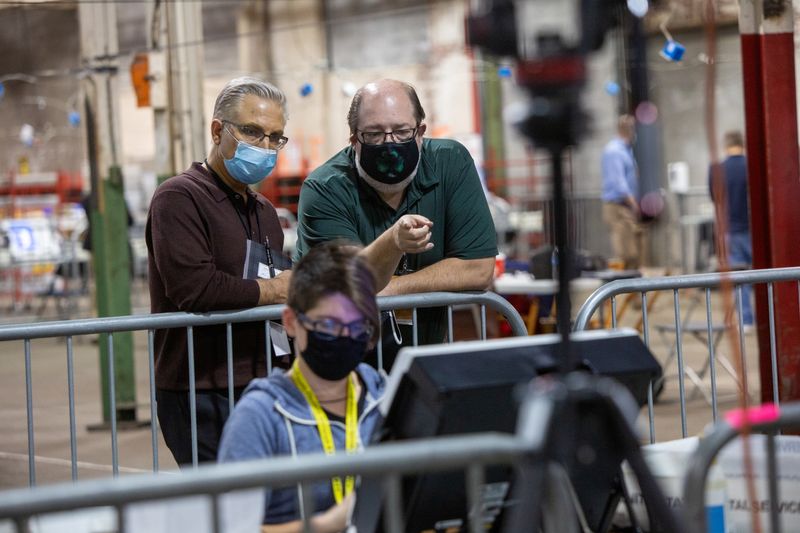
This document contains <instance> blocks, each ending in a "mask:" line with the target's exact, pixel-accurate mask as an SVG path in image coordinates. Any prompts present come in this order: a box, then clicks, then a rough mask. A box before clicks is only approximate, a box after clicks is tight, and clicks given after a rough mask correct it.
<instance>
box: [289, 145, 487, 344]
mask: <svg viewBox="0 0 800 533" xmlns="http://www.w3.org/2000/svg"><path fill="white" fill-rule="evenodd" d="M354 158H355V151H354V150H353V148H352V147H347V148H345V149H344V150H342V151H341V152H339V153H338V154H336V155H335V156H333V157H332V158H331V159H330V160H328V161H327V162H325V163H324V164H323V165H322V166H320V167H319V168H317V169H316V170H314V171H313V172H312V173H311V174H310V175H309V176H308V178H307V179H306V180H305V182H304V183H303V187H302V189H301V191H300V204H299V207H298V218H299V226H298V229H297V251H296V252H295V260H297V259H299V258H300V257H302V256H303V255H304V254H305V253H306V252H307V251H308V249H309V248H311V247H312V246H314V245H315V244H318V243H320V242H324V241H329V240H333V239H347V240H350V241H354V242H360V243H361V244H364V245H367V244H369V243H371V242H372V241H373V240H375V239H376V238H377V237H378V236H379V235H380V234H381V233H383V232H384V231H386V230H387V229H388V228H389V227H391V226H392V224H394V223H395V222H396V221H397V219H399V218H400V217H401V216H403V215H405V214H408V213H412V214H420V215H423V216H425V217H427V218H429V219H430V220H432V221H433V229H432V235H431V242H433V243H434V247H433V249H432V250H429V251H427V252H423V253H421V254H408V266H409V268H411V269H412V270H420V269H422V268H424V267H426V266H428V265H431V264H433V263H436V262H437V261H440V260H441V259H444V258H446V257H457V258H459V259H480V258H484V257H494V256H495V255H496V254H497V235H496V234H495V229H494V224H493V223H492V216H491V214H490V213H489V207H488V205H487V204H486V197H485V196H484V194H483V189H482V188H481V184H480V180H479V178H478V172H477V170H476V168H475V163H474V161H473V160H472V157H471V156H470V155H469V152H468V151H467V149H466V148H464V146H462V145H461V144H459V143H458V142H456V141H452V140H449V139H425V140H424V141H423V144H422V161H421V162H420V165H419V169H418V171H417V175H416V177H415V178H414V180H413V181H412V182H411V184H410V185H409V186H408V189H407V190H406V197H405V198H404V199H403V201H402V202H401V204H400V206H399V208H398V209H397V210H394V209H393V208H391V207H390V206H389V205H388V204H386V202H384V201H383V200H382V199H381V197H380V196H379V195H378V193H377V192H375V190H374V189H373V188H372V187H370V186H369V185H367V184H366V183H365V182H364V181H363V180H362V179H360V178H359V177H358V173H357V172H356V169H355V159H354ZM418 317H419V323H420V336H419V339H420V343H423V344H425V343H434V342H441V341H442V340H443V339H444V332H445V328H446V320H445V318H444V310H443V309H441V308H438V309H434V310H420V312H419V313H418ZM407 342H408V341H407Z"/></svg>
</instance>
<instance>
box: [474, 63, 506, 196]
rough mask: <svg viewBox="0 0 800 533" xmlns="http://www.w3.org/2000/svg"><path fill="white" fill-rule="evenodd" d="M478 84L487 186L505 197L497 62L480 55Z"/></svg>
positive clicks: (501, 114) (503, 148) (504, 168)
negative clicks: (480, 68)
mask: <svg viewBox="0 0 800 533" xmlns="http://www.w3.org/2000/svg"><path fill="white" fill-rule="evenodd" d="M480 59H481V61H480V64H481V65H482V71H483V72H482V73H481V78H480V79H481V80H482V81H481V82H480V108H481V131H482V132H483V157H484V161H485V166H486V184H487V186H489V185H490V184H491V185H492V186H491V187H489V190H490V191H492V192H493V193H495V194H498V195H500V196H506V195H507V192H508V191H507V190H506V186H507V183H506V167H505V165H506V147H505V134H504V131H503V88H502V87H501V85H500V76H499V75H498V74H497V69H498V66H499V65H498V63H497V61H496V60H495V59H494V58H493V57H491V56H487V55H483V56H481V58H480Z"/></svg>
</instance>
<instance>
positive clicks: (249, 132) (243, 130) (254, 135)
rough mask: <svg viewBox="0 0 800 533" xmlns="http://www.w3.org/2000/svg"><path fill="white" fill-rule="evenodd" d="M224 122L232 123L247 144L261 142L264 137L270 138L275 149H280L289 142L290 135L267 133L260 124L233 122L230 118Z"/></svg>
mask: <svg viewBox="0 0 800 533" xmlns="http://www.w3.org/2000/svg"><path fill="white" fill-rule="evenodd" d="M222 122H223V124H230V125H231V126H233V127H234V128H236V130H237V131H238V132H239V134H240V135H241V136H242V137H243V139H242V140H243V141H244V142H246V143H247V144H253V145H257V144H261V143H262V142H264V139H269V146H270V148H272V149H273V150H280V149H281V148H283V147H284V146H286V143H287V142H289V138H288V137H284V136H283V135H278V134H277V133H270V134H269V135H267V134H266V133H264V131H263V130H262V129H261V128H259V127H258V126H251V125H250V124H237V123H236V122H231V121H230V120H223V121H222Z"/></svg>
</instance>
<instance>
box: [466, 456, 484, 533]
mask: <svg viewBox="0 0 800 533" xmlns="http://www.w3.org/2000/svg"><path fill="white" fill-rule="evenodd" d="M466 481H467V510H468V513H467V519H468V520H469V531H470V533H483V532H484V528H483V499H482V498H481V487H482V486H483V485H484V483H485V477H484V475H483V465H470V466H469V468H467V479H466Z"/></svg>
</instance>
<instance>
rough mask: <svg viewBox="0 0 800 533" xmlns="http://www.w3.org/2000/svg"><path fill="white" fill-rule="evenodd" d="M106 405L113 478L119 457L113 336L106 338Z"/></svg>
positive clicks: (115, 475) (116, 473) (117, 473)
mask: <svg viewBox="0 0 800 533" xmlns="http://www.w3.org/2000/svg"><path fill="white" fill-rule="evenodd" d="M107 340H108V352H107V353H108V367H107V368H108V403H109V406H110V407H111V409H110V412H111V469H112V472H113V474H114V477H117V476H119V455H118V449H117V392H116V380H115V379H114V335H113V334H111V333H109V334H108V337H107Z"/></svg>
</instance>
